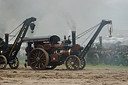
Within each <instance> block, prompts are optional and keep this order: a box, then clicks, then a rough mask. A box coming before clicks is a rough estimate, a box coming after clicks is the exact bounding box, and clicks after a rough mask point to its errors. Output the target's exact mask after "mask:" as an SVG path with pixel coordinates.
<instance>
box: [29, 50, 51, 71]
mask: <svg viewBox="0 0 128 85" xmlns="http://www.w3.org/2000/svg"><path fill="white" fill-rule="evenodd" d="M28 63H29V64H30V66H31V68H32V69H38V70H41V69H45V68H46V66H47V65H48V63H49V56H48V53H47V52H46V51H45V50H44V49H42V48H36V49H33V50H32V51H31V52H30V54H29V56H28Z"/></svg>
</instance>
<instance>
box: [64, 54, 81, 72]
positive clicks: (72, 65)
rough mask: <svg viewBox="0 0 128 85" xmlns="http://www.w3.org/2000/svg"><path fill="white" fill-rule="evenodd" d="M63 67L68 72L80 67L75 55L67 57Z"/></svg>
mask: <svg viewBox="0 0 128 85" xmlns="http://www.w3.org/2000/svg"><path fill="white" fill-rule="evenodd" d="M65 65H66V68H67V69H68V70H78V69H79V66H80V59H79V58H78V57H77V56H75V55H72V56H69V57H67V59H66V61H65Z"/></svg>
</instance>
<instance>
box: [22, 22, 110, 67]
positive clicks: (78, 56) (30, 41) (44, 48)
mask: <svg viewBox="0 0 128 85" xmlns="http://www.w3.org/2000/svg"><path fill="white" fill-rule="evenodd" d="M106 24H112V21H105V20H102V22H101V23H100V24H99V27H98V29H97V30H96V32H95V33H94V35H93V36H92V38H91V39H90V41H89V42H88V44H87V45H86V46H85V47H81V46H80V45H79V44H76V43H75V40H76V36H75V31H73V32H72V45H71V41H70V39H68V40H66V39H65V40H64V41H63V42H62V43H59V42H60V38H59V37H58V36H57V35H52V36H45V37H33V38H30V37H26V38H24V40H23V42H26V43H27V47H26V55H27V60H26V64H25V66H26V65H28V66H30V67H31V68H32V69H39V70H40V69H54V68H55V67H56V66H59V65H62V64H65V65H66V68H67V69H69V70H78V69H83V68H84V67H85V66H86V60H85V55H86V53H87V52H88V50H89V48H90V47H91V45H92V44H93V42H94V40H95V39H96V37H97V36H98V34H99V33H100V31H101V30H102V28H103V27H104V26H105V25H106ZM110 35H111V32H110Z"/></svg>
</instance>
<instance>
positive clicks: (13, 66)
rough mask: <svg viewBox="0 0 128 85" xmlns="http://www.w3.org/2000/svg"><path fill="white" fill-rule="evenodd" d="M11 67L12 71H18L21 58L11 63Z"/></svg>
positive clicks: (16, 58)
mask: <svg viewBox="0 0 128 85" xmlns="http://www.w3.org/2000/svg"><path fill="white" fill-rule="evenodd" d="M9 67H10V68H11V69H17V68H18V67H19V58H18V57H15V58H14V59H13V60H11V61H9Z"/></svg>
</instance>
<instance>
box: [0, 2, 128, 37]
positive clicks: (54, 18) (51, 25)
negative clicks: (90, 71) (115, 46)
mask: <svg viewBox="0 0 128 85" xmlns="http://www.w3.org/2000/svg"><path fill="white" fill-rule="evenodd" d="M127 3H128V1H127V0H123V1H122V0H0V10H1V12H0V25H1V24H2V25H1V26H0V33H1V32H2V33H3V32H7V33H9V32H10V31H12V30H13V29H14V28H15V27H16V26H18V25H19V24H20V23H21V22H22V21H23V20H25V19H26V18H29V17H32V16H33V17H36V18H37V23H36V29H35V31H36V34H35V35H37V36H38V35H39V36H44V35H52V34H57V35H59V36H60V37H63V35H66V34H67V35H68V31H69V29H72V28H75V27H76V24H77V27H76V31H77V34H79V33H81V32H83V31H85V30H86V29H88V28H90V27H92V26H94V25H96V24H98V23H99V22H100V21H101V20H102V19H111V20H112V21H113V22H114V23H113V24H114V26H113V27H114V28H116V29H117V30H114V31H116V32H114V33H115V35H116V34H118V33H119V32H118V31H119V30H120V28H121V30H123V29H125V30H126V29H127V27H128V24H127V23H126V22H127V15H128V12H127V8H128V5H127ZM119 10H120V11H119ZM65 15H70V16H71V17H70V16H68V19H67V21H68V22H69V23H70V27H69V25H68V24H67V21H66V19H65ZM72 20H73V21H72ZM74 22H75V23H74ZM125 32H126V31H125ZM105 33H106V34H108V33H107V32H106V30H104V33H103V34H105ZM126 34H127V33H126ZM0 35H1V34H0Z"/></svg>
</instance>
